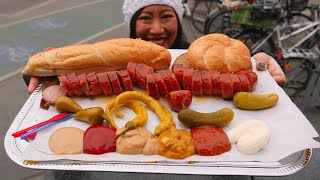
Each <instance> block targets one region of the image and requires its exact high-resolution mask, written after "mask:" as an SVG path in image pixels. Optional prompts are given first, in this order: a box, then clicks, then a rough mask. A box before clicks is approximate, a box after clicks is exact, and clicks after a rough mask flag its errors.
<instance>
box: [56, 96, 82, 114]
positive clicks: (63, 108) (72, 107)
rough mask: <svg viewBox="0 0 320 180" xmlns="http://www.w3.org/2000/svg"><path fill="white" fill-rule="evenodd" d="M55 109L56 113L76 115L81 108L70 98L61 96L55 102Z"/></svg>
mask: <svg viewBox="0 0 320 180" xmlns="http://www.w3.org/2000/svg"><path fill="white" fill-rule="evenodd" d="M55 107H56V110H57V111H58V112H66V113H77V112H78V111H81V110H82V109H83V108H82V107H81V106H80V105H79V104H78V103H76V102H75V101H74V100H72V99H71V98H68V97H66V96H61V97H60V98H59V99H58V100H57V101H56V102H55Z"/></svg>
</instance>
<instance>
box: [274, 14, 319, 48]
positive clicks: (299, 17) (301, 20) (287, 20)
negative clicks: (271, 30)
mask: <svg viewBox="0 0 320 180" xmlns="http://www.w3.org/2000/svg"><path fill="white" fill-rule="evenodd" d="M306 22H313V18H311V17H309V16H307V15H304V14H301V13H292V14H291V15H290V16H289V15H288V16H285V17H283V18H281V19H280V21H279V24H280V25H281V26H283V27H284V29H283V30H282V31H281V32H280V33H281V36H282V37H283V36H285V35H288V34H290V33H292V32H294V31H295V30H297V29H298V28H303V27H304V26H303V25H301V26H300V27H299V26H297V27H296V28H294V27H291V26H290V25H292V24H297V25H298V24H305V23H306ZM314 29H315V28H309V29H307V30H305V31H303V32H301V33H299V34H297V35H295V36H291V37H289V38H287V39H285V40H283V41H281V45H282V48H290V47H292V46H294V45H295V44H296V43H297V42H299V41H300V40H301V39H303V38H304V37H306V36H307V35H308V34H309V33H310V32H311V31H312V30H314ZM310 40H311V39H309V40H307V41H305V42H304V43H303V44H301V45H300V46H298V47H299V48H308V45H309V43H310ZM276 43H278V42H276Z"/></svg>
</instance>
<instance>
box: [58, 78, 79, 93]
mask: <svg viewBox="0 0 320 180" xmlns="http://www.w3.org/2000/svg"><path fill="white" fill-rule="evenodd" d="M58 79H59V81H60V82H61V84H62V86H64V87H65V88H66V90H67V93H68V95H69V96H73V95H74V94H75V93H74V90H73V89H72V87H71V85H70V83H69V81H68V79H67V77H66V76H64V75H61V76H58Z"/></svg>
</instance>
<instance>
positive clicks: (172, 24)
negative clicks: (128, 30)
mask: <svg viewBox="0 0 320 180" xmlns="http://www.w3.org/2000/svg"><path fill="white" fill-rule="evenodd" d="M136 34H137V38H141V39H143V40H147V41H150V42H153V43H156V44H158V45H161V46H163V47H165V48H171V46H172V45H173V43H174V41H175V40H176V37H177V34H178V18H177V15H176V13H175V11H174V10H173V8H171V7H169V6H165V5H151V6H147V7H146V8H144V9H143V10H142V12H141V14H140V15H139V16H138V17H137V22H136Z"/></svg>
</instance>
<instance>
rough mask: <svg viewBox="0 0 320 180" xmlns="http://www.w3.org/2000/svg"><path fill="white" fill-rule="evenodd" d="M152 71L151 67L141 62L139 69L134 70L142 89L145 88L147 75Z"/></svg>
mask: <svg viewBox="0 0 320 180" xmlns="http://www.w3.org/2000/svg"><path fill="white" fill-rule="evenodd" d="M152 73H153V68H152V67H150V66H148V65H146V64H141V67H140V69H139V71H138V72H137V71H136V78H137V83H138V85H139V86H140V87H141V88H142V89H146V80H147V75H148V74H152Z"/></svg>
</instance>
